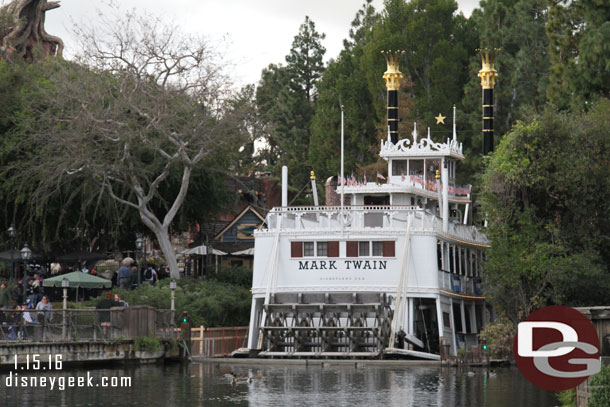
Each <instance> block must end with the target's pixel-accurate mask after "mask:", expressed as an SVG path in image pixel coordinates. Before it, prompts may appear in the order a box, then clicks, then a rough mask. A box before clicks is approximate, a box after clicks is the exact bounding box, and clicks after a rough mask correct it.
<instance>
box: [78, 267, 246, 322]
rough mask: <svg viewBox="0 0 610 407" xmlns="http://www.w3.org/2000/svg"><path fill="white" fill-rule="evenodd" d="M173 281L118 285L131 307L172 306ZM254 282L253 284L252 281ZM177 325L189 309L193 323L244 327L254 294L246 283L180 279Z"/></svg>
mask: <svg viewBox="0 0 610 407" xmlns="http://www.w3.org/2000/svg"><path fill="white" fill-rule="evenodd" d="M169 280H170V279H167V278H166V279H163V280H160V281H159V282H158V283H157V284H156V285H155V286H151V285H149V284H142V285H141V286H140V287H138V288H136V289H135V290H121V289H119V288H114V289H113V290H112V291H113V293H118V294H119V295H120V296H121V299H123V300H124V301H127V303H128V304H129V306H134V305H150V306H152V307H155V308H161V309H169V308H170V302H171V290H170V288H169ZM250 285H251V284H250ZM175 296H176V324H177V325H179V324H180V317H181V316H182V312H184V311H186V312H187V313H188V315H189V317H190V318H191V323H192V325H193V326H195V327H196V326H200V325H203V326H206V327H217V326H243V325H247V324H248V321H249V318H250V305H251V301H252V295H251V293H250V291H249V289H248V288H246V287H245V286H238V285H232V284H229V283H225V282H220V281H218V280H196V279H191V278H182V279H180V280H178V281H177V287H176V291H175ZM100 299H101V298H97V299H92V300H91V301H89V302H87V303H86V304H85V305H87V306H95V304H96V303H97V302H98V301H99V300H100Z"/></svg>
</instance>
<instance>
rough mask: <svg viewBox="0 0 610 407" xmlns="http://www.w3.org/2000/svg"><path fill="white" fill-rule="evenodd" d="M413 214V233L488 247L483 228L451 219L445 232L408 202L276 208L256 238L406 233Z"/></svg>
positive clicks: (437, 221) (430, 216)
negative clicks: (400, 203)
mask: <svg viewBox="0 0 610 407" xmlns="http://www.w3.org/2000/svg"><path fill="white" fill-rule="evenodd" d="M409 217H411V233H426V234H434V235H436V236H439V237H443V238H445V239H447V240H452V241H456V242H461V243H464V244H467V245H473V246H485V247H486V246H488V245H489V241H488V239H487V236H486V235H485V234H483V233H482V232H481V231H480V230H479V228H477V227H476V226H472V225H463V224H460V223H457V222H449V227H448V229H447V231H445V232H443V224H442V223H443V222H442V220H441V219H440V218H439V217H437V216H435V215H434V214H432V213H429V212H428V211H426V210H424V209H422V208H420V207H418V206H406V205H375V206H346V207H344V208H343V210H341V207H340V206H318V207H316V206H296V207H277V208H273V209H272V210H271V211H270V212H269V213H268V215H267V229H262V230H257V231H255V237H258V236H265V235H268V234H276V233H278V232H280V233H281V234H290V235H320V234H324V235H325V234H328V233H348V234H377V235H379V234H390V235H397V234H404V233H405V232H406V230H407V224H408V221H409Z"/></svg>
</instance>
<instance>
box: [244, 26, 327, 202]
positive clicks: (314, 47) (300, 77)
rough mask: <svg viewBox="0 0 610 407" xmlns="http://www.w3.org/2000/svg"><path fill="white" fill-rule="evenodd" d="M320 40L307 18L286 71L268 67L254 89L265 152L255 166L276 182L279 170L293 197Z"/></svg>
mask: <svg viewBox="0 0 610 407" xmlns="http://www.w3.org/2000/svg"><path fill="white" fill-rule="evenodd" d="M323 39H324V34H320V33H318V32H317V31H316V28H315V24H314V22H313V21H312V20H310V19H309V17H306V18H305V22H304V23H303V24H301V26H300V28H299V33H298V34H297V35H296V36H295V37H294V40H293V42H292V48H291V50H290V53H289V54H288V55H287V56H286V63H287V64H286V66H282V65H274V64H271V65H269V66H268V67H267V68H266V69H264V70H263V72H262V75H261V80H260V82H259V85H258V87H257V89H256V108H257V112H258V114H259V116H260V119H261V122H262V124H261V126H262V137H263V139H264V140H265V142H266V143H265V144H266V147H265V148H264V149H263V150H262V151H261V152H260V154H259V157H258V160H259V162H262V161H264V162H265V163H266V165H267V166H268V169H269V170H271V171H273V172H274V174H275V175H276V176H279V174H280V171H281V166H282V165H287V166H288V169H289V174H290V177H289V181H290V185H291V186H292V187H293V188H296V189H297V191H298V190H299V189H300V188H301V187H303V186H304V185H307V183H308V180H309V169H310V166H309V160H308V149H309V144H310V129H309V127H310V124H311V118H312V116H313V113H314V109H315V103H316V84H317V81H318V79H319V78H320V76H321V74H322V72H323V71H324V65H323V62H322V59H323V57H324V53H325V52H326V50H325V49H324V47H323V46H322V43H321V41H322V40H323Z"/></svg>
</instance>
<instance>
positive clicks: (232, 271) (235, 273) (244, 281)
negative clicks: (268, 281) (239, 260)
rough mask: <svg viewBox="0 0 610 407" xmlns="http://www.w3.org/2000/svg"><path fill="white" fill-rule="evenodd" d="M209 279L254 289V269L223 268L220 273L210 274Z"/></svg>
mask: <svg viewBox="0 0 610 407" xmlns="http://www.w3.org/2000/svg"><path fill="white" fill-rule="evenodd" d="M209 279H210V280H215V281H218V282H220V283H226V284H232V285H235V286H238V287H244V288H247V289H250V287H252V269H251V268H248V267H221V268H220V269H219V270H218V273H212V274H210V276H209Z"/></svg>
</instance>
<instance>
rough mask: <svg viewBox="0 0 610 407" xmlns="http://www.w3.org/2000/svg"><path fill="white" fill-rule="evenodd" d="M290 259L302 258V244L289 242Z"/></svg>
mask: <svg viewBox="0 0 610 407" xmlns="http://www.w3.org/2000/svg"><path fill="white" fill-rule="evenodd" d="M290 257H303V242H290Z"/></svg>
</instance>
